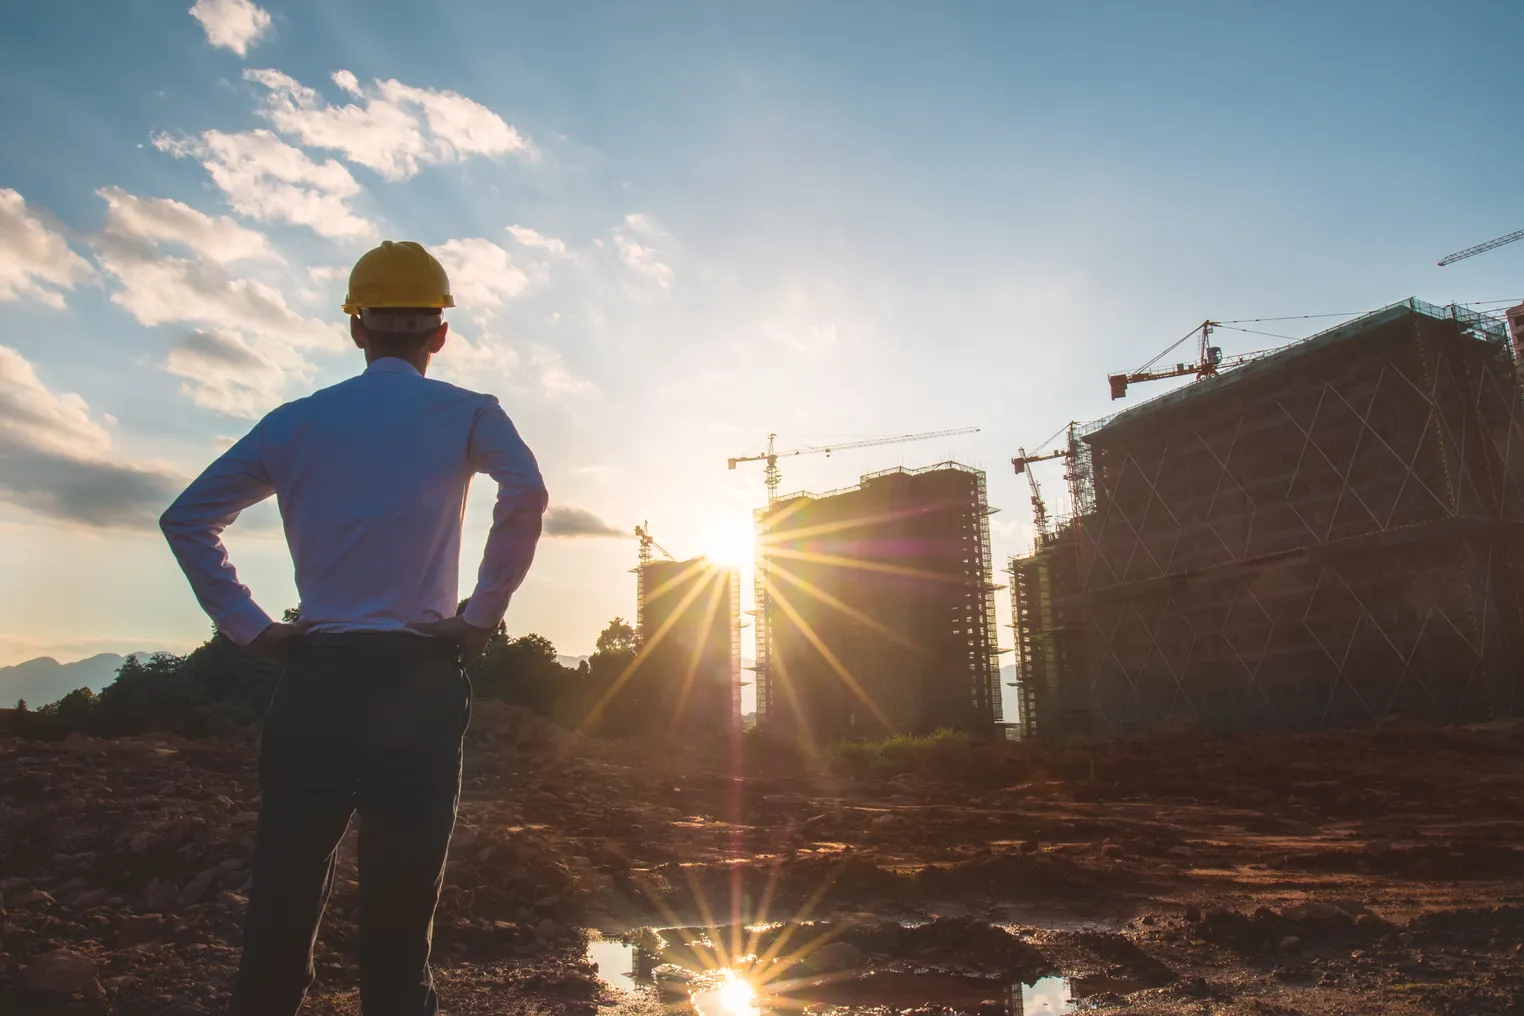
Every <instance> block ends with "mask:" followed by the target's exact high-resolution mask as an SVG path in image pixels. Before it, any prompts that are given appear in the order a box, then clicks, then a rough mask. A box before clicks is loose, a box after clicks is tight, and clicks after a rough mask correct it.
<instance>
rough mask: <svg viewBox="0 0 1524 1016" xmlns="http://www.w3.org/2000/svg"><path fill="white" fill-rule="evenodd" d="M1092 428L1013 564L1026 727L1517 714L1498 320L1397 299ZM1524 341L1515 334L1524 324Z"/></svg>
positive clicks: (1523, 633) (1211, 358) (1514, 497)
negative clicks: (1051, 506)
mask: <svg viewBox="0 0 1524 1016" xmlns="http://www.w3.org/2000/svg"><path fill="white" fill-rule="evenodd" d="M1211 324H1212V323H1211V322H1208V323H1207V324H1206V325H1204V326H1203V328H1202V330H1201V350H1200V353H1199V354H1198V360H1197V363H1196V364H1193V365H1191V366H1190V367H1186V366H1185V365H1181V368H1180V371H1178V372H1177V371H1170V372H1168V373H1167V374H1153V375H1149V374H1147V373H1144V374H1142V375H1140V376H1138V377H1136V378H1134V377H1129V376H1127V375H1114V376H1113V377H1112V378H1111V384H1112V391H1113V397H1117V396H1118V395H1119V394H1123V393H1125V392H1126V389H1127V385H1128V384H1129V383H1130V382H1132V381H1135V380H1147V379H1149V378H1150V377H1151V376H1173V375H1176V374H1181V373H1188V372H1192V371H1194V372H1196V373H1197V374H1198V377H1199V380H1197V382H1196V383H1194V384H1191V385H1188V386H1186V387H1183V388H1179V389H1177V390H1174V391H1171V392H1169V393H1168V394H1165V395H1162V396H1160V397H1158V398H1155V399H1153V400H1151V401H1149V402H1146V403H1143V404H1142V405H1139V406H1136V407H1133V408H1131V409H1128V410H1125V411H1123V412H1121V413H1118V414H1117V415H1115V416H1112V417H1109V418H1107V419H1104V420H1101V421H1098V422H1096V423H1092V424H1088V425H1071V426H1070V427H1068V428H1067V432H1066V433H1067V437H1066V441H1065V443H1064V446H1063V447H1062V448H1060V449H1059V450H1058V451H1056V452H1053V453H1048V454H1045V455H1034V456H1023V457H1022V458H1019V459H1017V460H1016V462H1017V469H1018V471H1028V467H1029V466H1030V465H1031V464H1032V463H1034V462H1037V461H1041V459H1044V458H1056V459H1061V460H1062V461H1063V462H1064V465H1065V475H1066V479H1067V481H1068V486H1069V492H1070V503H1071V507H1072V511H1071V513H1070V514H1068V515H1067V516H1066V517H1064V518H1062V519H1059V520H1057V521H1056V522H1052V523H1050V522H1049V520H1048V519H1047V518H1046V511H1045V509H1044V508H1043V506H1042V502H1041V496H1040V493H1039V492H1038V488H1037V487H1036V485H1035V481H1034V486H1033V491H1034V505H1035V506H1036V508H1037V511H1036V518H1037V538H1036V545H1035V547H1034V549H1033V551H1032V553H1030V554H1029V555H1026V556H1022V557H1017V558H1014V559H1012V560H1011V562H1010V568H1009V570H1010V587H1011V595H1012V607H1013V611H1012V613H1013V619H1014V629H1015V643H1016V655H1017V667H1018V677H1017V683H1018V691H1019V697H1020V703H1021V718H1020V726H1021V732H1022V735H1023V736H1025V737H1064V736H1068V735H1118V734H1133V733H1138V732H1142V731H1147V730H1150V729H1156V728H1160V727H1162V726H1168V725H1176V724H1178V725H1186V726H1195V727H1200V728H1204V729H1206V730H1211V731H1218V732H1232V731H1242V730H1254V729H1265V728H1273V729H1295V730H1313V729H1321V728H1326V727H1354V726H1369V725H1373V724H1376V723H1378V722H1380V721H1381V720H1383V719H1385V718H1387V717H1407V718H1412V719H1421V720H1424V721H1426V722H1434V723H1468V722H1480V721H1487V720H1497V719H1504V718H1509V717H1514V716H1516V715H1517V710H1518V708H1519V704H1520V698H1519V690H1520V689H1519V681H1520V673H1521V664H1524V658H1521V654H1524V604H1521V600H1520V594H1521V589H1520V586H1519V580H1520V569H1521V568H1524V528H1521V523H1524V461H1521V459H1520V452H1521V450H1524V443H1521V442H1524V429H1521V420H1520V414H1519V398H1518V376H1517V367H1516V362H1517V358H1516V353H1517V348H1516V345H1512V344H1510V338H1509V327H1508V324H1506V323H1505V322H1504V320H1503V319H1502V317H1501V316H1500V315H1488V314H1480V313H1476V312H1474V311H1472V310H1469V309H1467V308H1466V307H1463V306H1454V305H1452V306H1448V307H1438V306H1433V305H1430V304H1426V303H1423V302H1422V301H1419V300H1416V299H1414V300H1407V301H1404V302H1402V303H1397V304H1393V305H1391V306H1388V307H1384V308H1382V309H1380V310H1377V311H1374V312H1372V313H1369V314H1365V315H1363V316H1360V317H1357V318H1355V319H1353V320H1350V321H1347V322H1345V323H1343V324H1340V325H1337V326H1335V327H1332V328H1329V329H1327V330H1325V331H1322V332H1319V333H1317V334H1315V335H1312V336H1310V337H1308V338H1307V339H1305V340H1302V341H1299V342H1296V343H1294V344H1293V345H1290V346H1288V347H1285V348H1281V349H1278V350H1275V351H1272V352H1270V353H1268V354H1266V355H1261V356H1258V357H1255V358H1252V359H1249V360H1247V361H1246V362H1242V363H1238V364H1236V365H1233V364H1229V363H1226V362H1224V361H1222V360H1221V354H1220V351H1218V350H1217V348H1216V347H1212V346H1209V345H1207V336H1208V334H1209V332H1210V326H1211ZM1515 337H1516V338H1517V333H1516V335H1515Z"/></svg>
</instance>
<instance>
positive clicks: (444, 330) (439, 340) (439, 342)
mask: <svg viewBox="0 0 1524 1016" xmlns="http://www.w3.org/2000/svg"><path fill="white" fill-rule="evenodd" d="M449 332H450V322H448V321H441V322H439V331H437V332H435V333H434V337H433V338H432V339H430V340H429V354H430V355H431V356H432V355H433V354H434V353H437V352H439V351H440V350H441V349H443V348H444V344H445V336H446V335H448V334H449Z"/></svg>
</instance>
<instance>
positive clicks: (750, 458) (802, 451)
mask: <svg viewBox="0 0 1524 1016" xmlns="http://www.w3.org/2000/svg"><path fill="white" fill-rule="evenodd" d="M978 431H979V428H978V427H958V428H956V429H953V430H931V431H927V432H926V433H924V434H900V435H898V436H896V437H875V438H869V439H868V440H866V441H849V442H847V443H846V444H835V445H814V446H811V447H808V448H792V449H790V450H788V451H786V452H780V451H775V450H774V448H773V442H774V441H775V440H776V439H777V437H778V435H777V434H769V435H767V451H765V452H762V453H761V454H759V455H738V456H736V457H735V458H733V459H730V460H728V461H729V463H730V468H731V469H734V468H735V467H736V463H737V462H765V463H767V467H766V469H765V470H764V471H763V473H762V476H763V480H764V482H765V483H766V484H767V502H768V504H772V503H773V502H774V501H776V500H778V486H779V484H780V483H782V482H783V474H782V472H781V471H780V470H779V469H778V460H779V459H781V458H786V457H788V456H792V455H830V454H831V453H832V452H844V451H846V450H848V449H849V448H872V447H874V446H876V445H890V444H903V443H905V442H907V441H927V440H930V439H931V438H934V437H952V436H953V435H955V434H975V433H978Z"/></svg>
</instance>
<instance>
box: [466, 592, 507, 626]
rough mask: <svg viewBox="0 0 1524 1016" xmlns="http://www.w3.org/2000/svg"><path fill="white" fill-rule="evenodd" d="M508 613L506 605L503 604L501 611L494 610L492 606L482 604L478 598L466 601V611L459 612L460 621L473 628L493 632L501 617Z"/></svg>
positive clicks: (474, 597) (481, 600) (481, 599)
mask: <svg viewBox="0 0 1524 1016" xmlns="http://www.w3.org/2000/svg"><path fill="white" fill-rule="evenodd" d="M506 613H508V605H507V604H506V603H505V604H503V606H502V609H501V610H495V609H494V608H493V607H492V606H490V605H488V604H486V603H484V602H483V598H482V597H480V596H473V597H471V599H469V600H467V601H466V609H465V610H463V611H461V614H460V616H461V620H463V621H465V622H466V623H467V624H469V625H470V626H471V627H473V628H483V629H485V630H487V631H493V630H494V629H496V628H497V626H498V625H499V624H500V623H501V622H502V620H503V615H504V614H506Z"/></svg>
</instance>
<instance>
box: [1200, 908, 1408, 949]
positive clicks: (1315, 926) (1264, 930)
mask: <svg viewBox="0 0 1524 1016" xmlns="http://www.w3.org/2000/svg"><path fill="white" fill-rule="evenodd" d="M1186 920H1187V921H1189V922H1190V923H1191V924H1192V925H1194V928H1195V932H1196V934H1197V935H1199V936H1200V937H1201V938H1203V939H1205V940H1206V941H1208V942H1215V943H1218V944H1220V945H1226V946H1229V947H1231V948H1234V949H1239V950H1246V951H1251V952H1273V951H1276V950H1281V951H1289V950H1292V949H1295V948H1297V947H1299V946H1301V945H1302V944H1311V943H1318V944H1328V943H1339V944H1346V943H1360V942H1368V941H1370V940H1372V939H1377V938H1381V937H1383V936H1386V935H1389V934H1391V933H1393V932H1394V931H1395V929H1394V928H1393V927H1392V925H1390V924H1388V923H1387V922H1386V921H1384V920H1382V919H1381V918H1379V917H1377V916H1376V915H1375V914H1372V913H1371V912H1370V911H1369V910H1367V909H1366V908H1365V907H1364V906H1363V905H1361V904H1359V903H1354V902H1349V901H1340V902H1337V903H1328V902H1311V903H1299V904H1295V905H1293V906H1288V907H1283V908H1281V909H1280V910H1272V909H1270V908H1269V907H1260V908H1258V909H1256V910H1255V911H1253V912H1252V913H1249V914H1244V913H1240V912H1239V911H1236V910H1226V909H1216V910H1208V911H1206V912H1205V913H1201V912H1199V911H1194V912H1191V913H1188V914H1187V915H1186Z"/></svg>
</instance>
